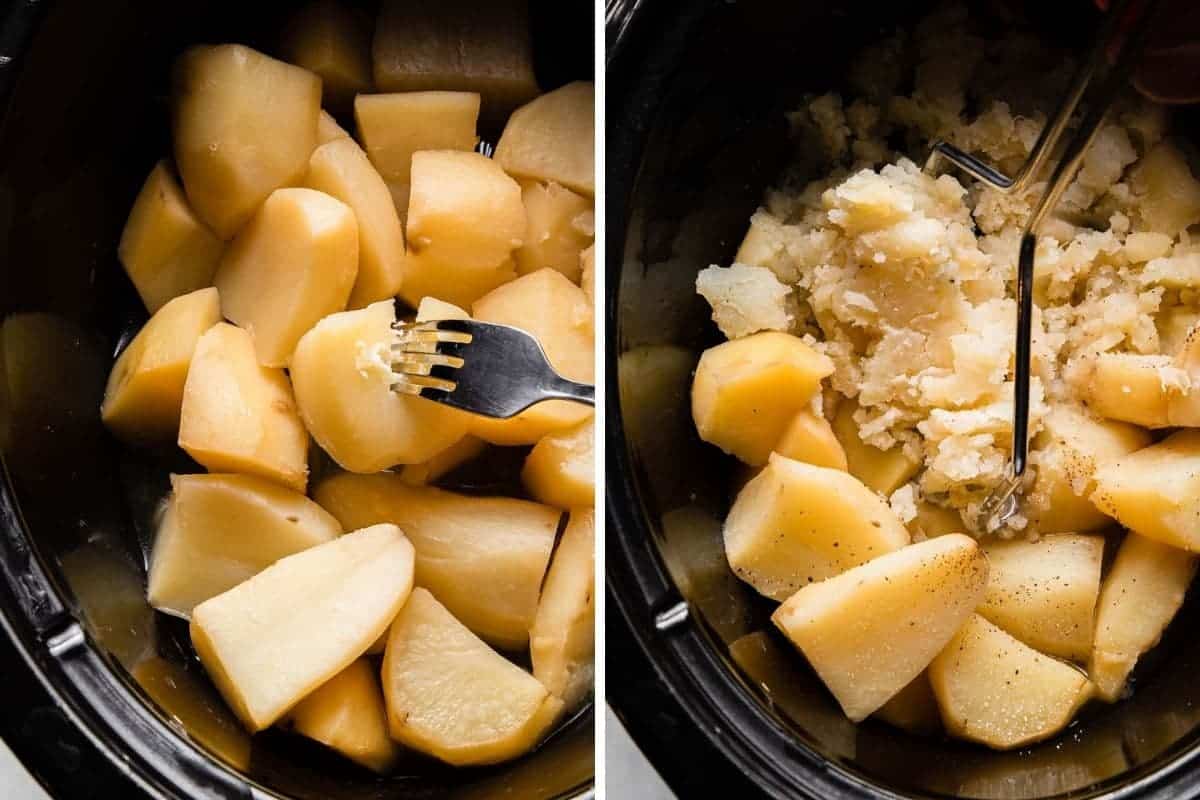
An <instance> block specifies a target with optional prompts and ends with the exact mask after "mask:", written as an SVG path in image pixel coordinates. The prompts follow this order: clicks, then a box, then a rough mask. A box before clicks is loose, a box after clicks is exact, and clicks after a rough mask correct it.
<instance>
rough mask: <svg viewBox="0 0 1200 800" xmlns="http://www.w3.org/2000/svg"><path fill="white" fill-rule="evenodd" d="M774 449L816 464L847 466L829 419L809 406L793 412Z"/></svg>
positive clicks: (798, 459)
mask: <svg viewBox="0 0 1200 800" xmlns="http://www.w3.org/2000/svg"><path fill="white" fill-rule="evenodd" d="M775 452H776V453H778V454H779V455H781V456H784V457H786V458H790V459H792V460H794V461H804V462H805V463H808V464H813V465H815V466H818V467H829V468H830V469H840V470H845V469H846V464H847V462H846V451H845V450H844V449H842V444H841V442H839V441H838V439H837V436H835V435H834V433H833V428H832V427H830V425H829V421H828V420H827V419H825V418H824V417H822V416H819V415H817V414H815V413H813V410H812V409H811V408H802V409H800V410H799V411H797V412H796V416H794V417H792V421H791V422H789V423H788V426H787V428H785V429H784V431H783V436H781V437H780V438H779V441H778V442H777V443H776V444H775Z"/></svg>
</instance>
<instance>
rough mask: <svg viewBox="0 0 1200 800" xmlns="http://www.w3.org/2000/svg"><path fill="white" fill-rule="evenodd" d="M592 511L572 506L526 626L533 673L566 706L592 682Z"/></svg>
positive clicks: (579, 698)
mask: <svg viewBox="0 0 1200 800" xmlns="http://www.w3.org/2000/svg"><path fill="white" fill-rule="evenodd" d="M595 526H596V515H595V512H594V511H592V509H591V507H590V505H589V507H588V508H587V509H586V510H583V509H581V510H578V511H573V512H572V513H571V518H570V522H569V523H568V524H567V529H566V530H565V531H563V535H562V539H561V540H560V541H559V543H558V547H557V548H555V550H554V559H553V560H552V561H551V562H550V570H549V571H548V572H547V573H546V584H545V586H544V587H543V588H542V598H541V600H540V601H539V602H538V610H537V616H535V617H534V619H533V627H532V628H531V629H530V631H529V654H530V658H531V659H532V661H533V677H535V678H537V679H538V680H539V681H541V682H542V685H543V686H545V687H546V688H547V689H548V690H549V691H550V693H551V694H552V695H554V696H555V697H557V698H559V699H560V700H562V701H563V703H564V704H565V706H566V709H567V710H570V709H573V708H577V707H578V706H579V705H580V704H581V703H582V702H583V701H584V699H585V698H586V697H587V693H588V691H589V690H590V689H591V687H592V672H593V651H594V649H595V629H596V621H595V567H596V564H595V549H596V533H595Z"/></svg>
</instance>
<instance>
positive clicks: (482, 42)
mask: <svg viewBox="0 0 1200 800" xmlns="http://www.w3.org/2000/svg"><path fill="white" fill-rule="evenodd" d="M373 56H374V66H375V84H376V85H377V86H378V87H379V89H380V91H384V92H413V91H422V90H427V89H468V90H470V91H472V92H478V93H479V94H480V95H482V96H483V108H484V113H485V115H486V116H487V118H488V120H489V121H491V122H494V123H495V122H503V121H504V119H505V118H507V117H508V115H509V114H510V113H512V110H513V109H514V108H516V107H517V106H519V105H521V104H522V103H525V102H528V101H529V100H531V99H533V98H534V97H536V96H537V94H538V86H537V81H536V80H535V78H534V74H533V49H532V42H531V40H530V30H529V9H528V7H527V3H526V0H494V1H493V2H489V3H486V4H479V3H474V2H471V1H470V0H442V2H439V3H428V2H425V3H414V2H411V0H387V2H385V3H384V4H383V8H382V9H381V10H380V12H379V19H378V21H377V23H376V26H375V42H374V48H373Z"/></svg>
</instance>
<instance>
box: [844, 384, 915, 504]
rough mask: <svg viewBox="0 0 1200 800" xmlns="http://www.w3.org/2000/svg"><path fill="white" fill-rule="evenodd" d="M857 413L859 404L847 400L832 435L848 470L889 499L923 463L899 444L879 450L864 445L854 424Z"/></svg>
mask: <svg viewBox="0 0 1200 800" xmlns="http://www.w3.org/2000/svg"><path fill="white" fill-rule="evenodd" d="M857 410H858V403H857V402H855V401H854V400H852V399H850V398H846V399H845V400H843V401H842V402H841V403H839V404H838V408H837V413H836V414H835V415H834V417H833V433H834V435H835V436H836V437H837V440H838V441H839V442H840V443H841V445H842V449H843V451H844V452H845V454H846V469H847V470H848V471H849V472H850V474H851V475H853V476H854V477H856V478H858V479H859V480H860V481H862V482H863V483H865V484H866V485H867V486H869V487H871V488H872V489H874V490H875V491H877V492H879V493H880V494H882V495H886V496H890V495H891V494H892V492H894V491H896V490H897V489H899V488H900V487H901V486H903V485H904V484H905V483H907V482H908V480H909V479H910V478H912V476H913V475H916V474H917V470H918V469H920V468H921V462H920V461H919V460H917V459H914V458H912V457H911V456H910V455H908V454H907V453H906V452H904V448H903V447H901V446H899V445H896V446H895V447H893V448H892V449H890V450H880V449H879V448H878V447H874V446H872V445H869V444H867V443H866V442H864V441H863V440H862V438H861V437H860V436H859V433H858V423H857V422H855V421H854V412H855V411H857Z"/></svg>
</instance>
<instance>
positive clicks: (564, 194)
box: [515, 181, 596, 283]
mask: <svg viewBox="0 0 1200 800" xmlns="http://www.w3.org/2000/svg"><path fill="white" fill-rule="evenodd" d="M521 201H522V202H523V203H524V204H525V219H526V227H525V239H524V242H523V243H522V244H521V246H520V247H519V248H517V252H516V254H515V257H516V262H517V272H519V273H520V274H522V275H527V274H529V273H530V272H536V271H537V270H539V269H542V268H544V267H549V268H550V269H556V270H558V271H559V272H561V273H562V274H563V275H566V276H567V277H568V278H570V279H571V280H572V281H574V282H575V283H579V282H580V278H581V275H582V270H583V265H582V263H581V261H580V254H581V253H582V252H583V250H584V249H585V248H587V247H589V246H591V244H592V239H593V237H594V236H595V225H596V221H595V218H594V215H593V213H592V201H591V199H590V198H587V197H582V196H580V195H578V194H575V192H572V191H571V190H570V189H566V188H563V187H562V186H559V185H558V184H557V183H553V182H551V183H541V182H539V181H526V182H525V184H524V185H523V186H522V187H521Z"/></svg>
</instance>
